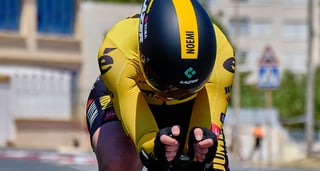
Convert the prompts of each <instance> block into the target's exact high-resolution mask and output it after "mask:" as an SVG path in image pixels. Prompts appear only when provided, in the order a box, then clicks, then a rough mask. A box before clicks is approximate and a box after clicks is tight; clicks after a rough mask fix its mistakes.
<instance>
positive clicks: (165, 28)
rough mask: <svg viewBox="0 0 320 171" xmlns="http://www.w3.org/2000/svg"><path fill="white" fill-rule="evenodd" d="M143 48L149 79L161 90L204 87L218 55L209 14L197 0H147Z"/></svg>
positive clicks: (142, 18)
mask: <svg viewBox="0 0 320 171" xmlns="http://www.w3.org/2000/svg"><path fill="white" fill-rule="evenodd" d="M139 48H140V56H141V67H142V70H143V72H144V75H145V77H146V80H147V81H148V82H149V84H151V86H152V87H154V88H155V89H156V90H159V91H170V90H173V89H188V90H190V93H192V91H196V90H198V89H199V88H201V87H202V86H203V85H204V83H205V82H206V81H207V79H208V78H209V76H210V74H211V72H212V69H213V66H214V63H215V57H216V39H215V33H214V28H213V25H212V22H211V20H210V17H209V15H208V14H207V12H206V11H205V9H204V8H203V7H202V6H201V4H200V3H199V2H198V1H197V0H145V2H144V4H143V6H142V9H141V15H140V24H139Z"/></svg>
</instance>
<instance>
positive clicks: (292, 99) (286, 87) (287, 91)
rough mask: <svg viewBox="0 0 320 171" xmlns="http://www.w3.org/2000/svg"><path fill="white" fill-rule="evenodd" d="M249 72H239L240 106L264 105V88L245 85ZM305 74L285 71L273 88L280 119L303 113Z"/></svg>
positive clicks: (319, 107)
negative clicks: (276, 85) (277, 84)
mask: <svg viewBox="0 0 320 171" xmlns="http://www.w3.org/2000/svg"><path fill="white" fill-rule="evenodd" d="M248 74H249V73H242V74H241V76H240V77H241V78H240V79H241V81H242V83H241V106H242V107H265V94H264V93H265V90H262V89H259V88H257V87H256V85H246V84H245V83H244V82H243V80H244V78H245V77H246V76H247V75H248ZM318 75H320V68H317V70H316V73H315V76H316V77H315V86H314V87H315V93H314V94H315V96H314V97H315V107H314V110H315V118H316V119H317V120H320V96H317V95H318V94H320V89H319V86H317V85H320V77H317V76H318ZM305 87H306V75H297V74H294V73H292V72H289V71H286V72H284V73H283V75H282V80H281V85H280V87H279V88H278V89H276V90H273V93H272V94H273V106H274V107H275V108H277V109H278V110H279V114H280V119H284V118H290V117H295V116H299V115H303V114H304V113H305V90H306V89H305Z"/></svg>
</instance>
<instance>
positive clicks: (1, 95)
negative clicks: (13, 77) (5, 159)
mask: <svg viewBox="0 0 320 171" xmlns="http://www.w3.org/2000/svg"><path fill="white" fill-rule="evenodd" d="M4 75H5V74H1V73H0V147H1V146H5V145H6V143H7V142H9V141H12V140H13V139H14V137H15V130H16V129H15V124H14V116H13V114H12V110H11V108H10V100H11V99H10V94H11V91H10V84H11V83H10V79H9V77H7V75H5V76H4ZM1 77H2V78H5V79H2V78H1Z"/></svg>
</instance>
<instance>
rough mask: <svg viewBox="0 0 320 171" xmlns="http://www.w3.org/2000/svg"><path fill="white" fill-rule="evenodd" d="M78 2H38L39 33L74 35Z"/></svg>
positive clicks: (49, 0) (73, 0)
mask: <svg viewBox="0 0 320 171" xmlns="http://www.w3.org/2000/svg"><path fill="white" fill-rule="evenodd" d="M75 1H76V0H37V7H38V14H37V16H38V25H37V28H38V32H39V33H43V34H67V35H70V34H73V32H74V20H75V4H76V3H75Z"/></svg>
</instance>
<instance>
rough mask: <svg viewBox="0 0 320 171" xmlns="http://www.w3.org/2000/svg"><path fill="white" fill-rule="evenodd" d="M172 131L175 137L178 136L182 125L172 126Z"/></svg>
mask: <svg viewBox="0 0 320 171" xmlns="http://www.w3.org/2000/svg"><path fill="white" fill-rule="evenodd" d="M171 133H172V135H173V136H174V137H177V136H179V135H180V127H179V126H178V125H175V126H173V127H172V128H171Z"/></svg>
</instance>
